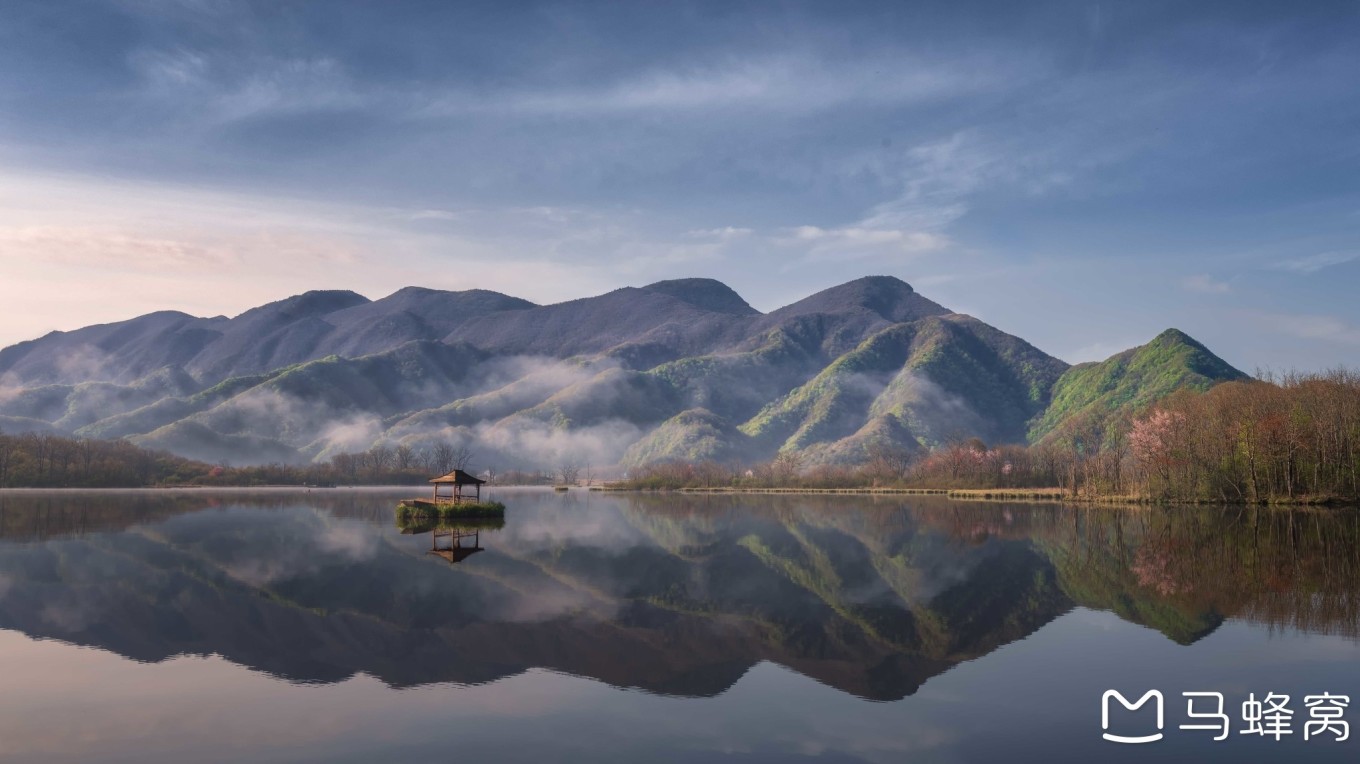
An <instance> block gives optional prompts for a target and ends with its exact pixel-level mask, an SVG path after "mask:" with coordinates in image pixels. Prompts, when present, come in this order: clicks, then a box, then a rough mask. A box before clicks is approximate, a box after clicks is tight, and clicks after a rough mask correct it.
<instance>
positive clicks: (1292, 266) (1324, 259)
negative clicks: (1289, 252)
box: [1275, 252, 1360, 274]
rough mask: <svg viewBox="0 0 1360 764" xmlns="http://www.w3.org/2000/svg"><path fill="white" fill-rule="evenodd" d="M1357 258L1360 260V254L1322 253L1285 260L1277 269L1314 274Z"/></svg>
mask: <svg viewBox="0 0 1360 764" xmlns="http://www.w3.org/2000/svg"><path fill="white" fill-rule="evenodd" d="M1356 258H1360V252H1322V253H1320V254H1316V255H1308V256H1306V257H1296V258H1292V259H1290V260H1284V261H1281V262H1279V263H1277V264H1276V266H1275V267H1277V268H1279V269H1280V270H1286V271H1293V272H1295V273H1303V274H1312V273H1317V272H1318V271H1320V270H1323V269H1325V268H1331V267H1332V266H1335V265H1344V264H1346V263H1349V262H1351V261H1353V260H1355V259H1356Z"/></svg>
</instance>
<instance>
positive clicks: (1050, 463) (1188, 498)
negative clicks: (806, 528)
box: [627, 369, 1360, 503]
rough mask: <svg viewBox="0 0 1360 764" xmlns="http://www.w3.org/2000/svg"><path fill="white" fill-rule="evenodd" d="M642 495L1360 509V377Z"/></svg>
mask: <svg viewBox="0 0 1360 764" xmlns="http://www.w3.org/2000/svg"><path fill="white" fill-rule="evenodd" d="M627 485H630V486H633V487H637V488H658V489H664V488H681V487H723V486H728V487H787V488H851V487H902V488H941V489H970V488H978V489H993V488H995V489H1006V488H1015V489H1020V488H1046V489H1052V488H1059V489H1062V490H1063V491H1064V492H1066V493H1068V494H1069V495H1071V496H1073V497H1109V496H1122V497H1128V498H1136V499H1144V500H1164V501H1184V502H1223V503H1274V502H1285V503H1291V502H1329V501H1337V502H1355V501H1357V500H1360V373H1357V372H1355V371H1351V370H1347V369H1337V370H1333V371H1329V372H1323V373H1315V374H1286V375H1282V376H1279V377H1271V376H1263V377H1261V378H1259V379H1253V380H1246V381H1238V382H1226V383H1223V384H1219V385H1216V386H1214V387H1212V388H1210V389H1209V390H1207V391H1204V392H1200V391H1195V390H1191V389H1184V390H1180V391H1178V392H1176V393H1174V394H1172V395H1171V396H1169V397H1167V398H1165V399H1163V400H1161V401H1160V402H1158V403H1157V404H1156V405H1155V406H1153V407H1152V408H1150V409H1148V410H1146V411H1143V412H1140V413H1139V414H1137V415H1133V416H1124V417H1119V418H1115V419H1114V420H1113V421H1111V420H1110V419H1109V418H1108V417H1106V416H1102V415H1101V413H1100V412H1092V413H1090V414H1087V415H1082V416H1076V417H1073V418H1072V419H1070V420H1068V421H1067V422H1065V423H1064V424H1063V425H1062V426H1061V427H1059V428H1058V429H1057V430H1056V431H1055V432H1054V433H1053V434H1051V435H1050V436H1049V437H1047V438H1045V439H1044V440H1043V441H1041V442H1040V443H1037V444H1034V445H1029V446H1024V445H1001V446H988V445H987V444H985V443H983V442H982V441H980V440H978V439H976V438H973V439H967V440H960V441H957V442H953V443H949V444H946V445H943V446H940V447H938V448H935V449H933V450H932V451H930V452H929V453H927V454H924V455H920V454H919V453H918V452H914V451H912V450H909V449H905V448H900V447H894V446H890V445H882V444H880V445H876V446H871V447H869V448H868V449H867V450H866V452H865V455H864V460H863V462H862V463H861V464H858V465H855V466H805V465H803V464H802V457H801V456H800V455H798V454H797V453H792V452H785V453H781V454H780V455H779V456H777V457H776V458H775V459H774V460H773V461H770V462H767V463H763V464H758V465H754V466H751V465H740V464H735V463H733V464H717V463H711V462H710V463H700V464H684V463H667V464H657V465H652V466H649V467H644V468H642V469H639V470H635V471H634V472H633V473H632V474H631V475H630V476H629V479H628V481H627Z"/></svg>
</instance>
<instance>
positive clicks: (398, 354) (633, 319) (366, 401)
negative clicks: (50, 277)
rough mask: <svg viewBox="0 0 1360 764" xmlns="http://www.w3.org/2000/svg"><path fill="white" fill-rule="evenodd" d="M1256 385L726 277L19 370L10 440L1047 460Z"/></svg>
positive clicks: (176, 318) (10, 389) (1151, 346)
mask: <svg viewBox="0 0 1360 764" xmlns="http://www.w3.org/2000/svg"><path fill="white" fill-rule="evenodd" d="M1243 377H1245V375H1243V374H1242V373H1241V372H1240V371H1237V370H1236V369H1234V368H1232V367H1231V366H1230V365H1228V364H1227V363H1226V362H1224V361H1222V359H1219V358H1218V357H1217V356H1215V355H1213V353H1211V352H1210V351H1209V350H1208V349H1207V348H1205V347H1204V346H1203V345H1201V344H1200V343H1198V342H1197V341H1195V340H1194V339H1193V338H1190V337H1189V335H1186V334H1184V333H1183V332H1179V331H1178V330H1169V331H1168V332H1164V333H1163V334H1161V335H1159V336H1158V337H1157V338H1155V339H1154V340H1153V341H1152V342H1149V343H1148V344H1147V345H1144V346H1140V347H1139V348H1133V349H1130V350H1129V351H1125V352H1124V353H1121V354H1117V355H1116V356H1114V357H1112V358H1111V359H1108V360H1107V361H1105V362H1101V363H1100V364H1078V365H1077V366H1069V365H1068V364H1066V363H1064V362H1063V361H1061V360H1060V359H1058V358H1055V357H1053V356H1050V355H1048V354H1046V353H1044V352H1043V351H1041V350H1039V349H1038V348H1036V347H1034V346H1033V345H1031V344H1030V343H1028V342H1026V341H1025V340H1023V339H1021V338H1019V337H1015V336H1013V335H1009V334H1006V333H1005V332H1003V331H1001V330H999V329H996V328H995V327H992V326H990V325H988V324H986V323H985V322H983V321H980V320H978V319H976V318H974V317H972V316H968V315H965V314H960V313H955V312H953V311H950V310H949V309H948V308H946V307H944V306H942V305H940V304H938V303H935V302H933V301H931V300H929V299H927V298H926V297H924V296H922V295H920V294H919V293H918V292H916V290H915V289H914V288H912V287H911V285H910V284H907V283H906V282H904V281H902V280H900V279H897V278H895V277H892V276H869V277H864V278H859V279H855V280H852V281H849V282H846V283H844V284H840V285H837V286H833V287H830V288H828V289H823V290H821V291H819V292H816V293H814V294H812V295H809V296H808V297H805V298H803V299H801V300H798V301H795V302H793V303H790V304H789V305H786V306H784V307H781V308H779V309H777V310H773V311H770V312H769V313H761V312H760V311H758V310H756V309H755V308H753V307H751V306H750V304H749V303H747V302H746V301H745V300H744V299H743V298H742V297H741V296H740V295H739V294H738V293H737V292H736V291H735V290H732V289H731V288H730V287H728V286H727V285H726V284H723V283H722V282H721V281H717V280H714V279H705V278H690V279H672V280H666V281H658V282H654V283H652V284H648V285H646V286H642V287H623V288H620V289H616V290H613V291H611V292H607V293H605V294H602V295H597V296H594V297H585V298H580V299H576V300H569V301H566V302H561V303H556V304H551V305H537V304H534V303H532V302H529V301H527V300H522V299H519V298H516V297H511V296H509V295H504V294H500V293H498V292H492V291H487V290H479V289H471V290H465V291H458V292H449V291H441V290H435V289H428V288H424V287H407V288H404V289H400V290H398V291H396V292H393V293H392V294H390V295H387V296H386V297H382V298H379V299H377V300H370V299H368V298H366V297H364V296H363V295H360V294H357V293H355V292H350V291H345V290H317V291H312V292H305V293H303V294H300V295H294V296H293V297H289V298H285V299H283V300H277V301H274V302H271V303H267V304H265V305H261V306H259V307H256V308H252V309H250V310H247V311H243V312H242V313H240V314H238V315H237V316H235V317H232V318H225V317H220V316H218V317H212V318H196V317H193V316H189V315H187V314H184V313H181V312H176V311H158V312H155V313H150V314H147V315H144V316H139V317H136V318H132V319H128V320H126V321H122V322H115V323H110V324H101V325H94V326H89V327H84V328H81V329H76V330H72V331H70V332H54V333H50V334H48V335H45V336H44V337H40V338H38V339H35V340H29V341H27V342H22V343H18V344H16V345H13V346H11V347H9V348H5V349H3V350H0V422H2V423H3V424H4V426H6V427H8V428H10V429H11V430H16V431H18V430H24V429H29V430H35V431H36V430H50V431H53V432H58V433H65V434H71V435H76V436H81V437H122V438H128V439H131V440H132V441H133V442H135V443H138V444H139V445H143V446H147V447H156V448H165V449H167V450H172V451H175V452H178V453H181V454H183V455H186V456H193V457H195V458H200V459H207V460H211V461H225V462H230V463H248V462H251V461H258V460H261V459H264V458H265V455H267V456H268V459H267V460H268V461H274V460H279V461H307V460H311V459H323V458H328V457H329V456H330V455H334V454H335V453H338V452H339V451H341V450H363V449H366V448H368V447H369V446H372V445H375V444H379V443H387V444H389V445H395V444H405V445H410V446H412V447H422V446H429V445H432V444H433V443H435V442H455V443H459V444H462V445H467V446H469V447H470V448H472V449H473V450H474V451H476V452H478V453H479V454H481V455H482V457H481V458H484V459H485V460H487V461H488V462H495V463H496V464H498V465H504V466H506V467H510V466H521V467H531V466H541V465H549V464H555V463H560V462H562V461H565V460H570V461H577V462H582V463H593V464H599V465H611V464H617V463H628V464H640V463H643V462H646V461H664V460H671V459H689V458H695V457H696V455H702V457H703V458H715V459H722V460H740V461H748V462H750V461H758V460H762V459H767V458H771V457H772V456H774V455H775V454H776V453H778V452H780V451H800V452H804V453H805V454H806V455H807V456H808V457H809V459H810V461H811V462H812V463H822V462H825V463H854V462H856V461H861V460H863V459H865V458H867V455H868V452H869V451H870V450H872V449H875V448H885V447H889V448H894V449H898V450H901V451H904V452H921V451H923V450H925V449H929V448H932V447H936V446H939V445H942V444H944V443H948V442H953V441H957V440H959V439H962V438H966V437H977V438H981V439H983V440H984V441H985V442H989V443H1005V442H1026V441H1036V440H1041V439H1043V438H1045V437H1048V436H1049V435H1050V434H1051V433H1052V432H1053V431H1054V430H1055V429H1057V428H1058V427H1059V426H1060V425H1062V424H1063V423H1064V422H1067V421H1070V420H1072V419H1073V418H1074V417H1088V418H1093V419H1095V420H1098V421H1099V422H1100V423H1103V424H1108V423H1110V422H1113V421H1115V420H1116V419H1117V418H1118V416H1123V415H1125V414H1128V413H1130V412H1132V413H1137V412H1138V411H1141V410H1142V409H1143V408H1146V406H1147V405H1149V404H1150V403H1152V402H1155V401H1156V400H1159V399H1160V398H1161V397H1163V396H1165V395H1168V394H1170V393H1171V392H1174V391H1175V390H1177V389H1181V388H1183V387H1192V388H1195V389H1205V388H1206V387H1207V386H1210V385H1212V384H1216V383H1217V382H1220V381H1226V380H1231V379H1241V378H1243Z"/></svg>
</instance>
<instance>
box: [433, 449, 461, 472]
mask: <svg viewBox="0 0 1360 764" xmlns="http://www.w3.org/2000/svg"><path fill="white" fill-rule="evenodd" d="M455 456H456V454H455V452H454V448H453V446H452V445H451V444H449V443H446V442H444V441H440V442H438V443H436V444H435V446H434V450H433V451H431V452H430V457H431V458H430V461H431V466H432V467H434V470H435V471H436V472H438V473H440V474H441V475H442V474H445V473H449V472H453V470H454V467H453V461H454V457H455Z"/></svg>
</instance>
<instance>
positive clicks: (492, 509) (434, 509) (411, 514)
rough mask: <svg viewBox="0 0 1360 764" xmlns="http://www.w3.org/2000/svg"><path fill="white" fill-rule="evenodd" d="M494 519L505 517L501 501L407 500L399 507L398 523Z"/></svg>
mask: <svg viewBox="0 0 1360 764" xmlns="http://www.w3.org/2000/svg"><path fill="white" fill-rule="evenodd" d="M494 517H505V505H504V504H502V503H500V502H499V501H466V502H461V503H458V504H432V503H430V502H428V501H424V500H418V499H406V500H404V501H402V502H401V503H400V504H398V505H397V522H398V523H399V524H400V523H402V522H411V521H415V520H425V521H439V520H461V519H465V518H494Z"/></svg>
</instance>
